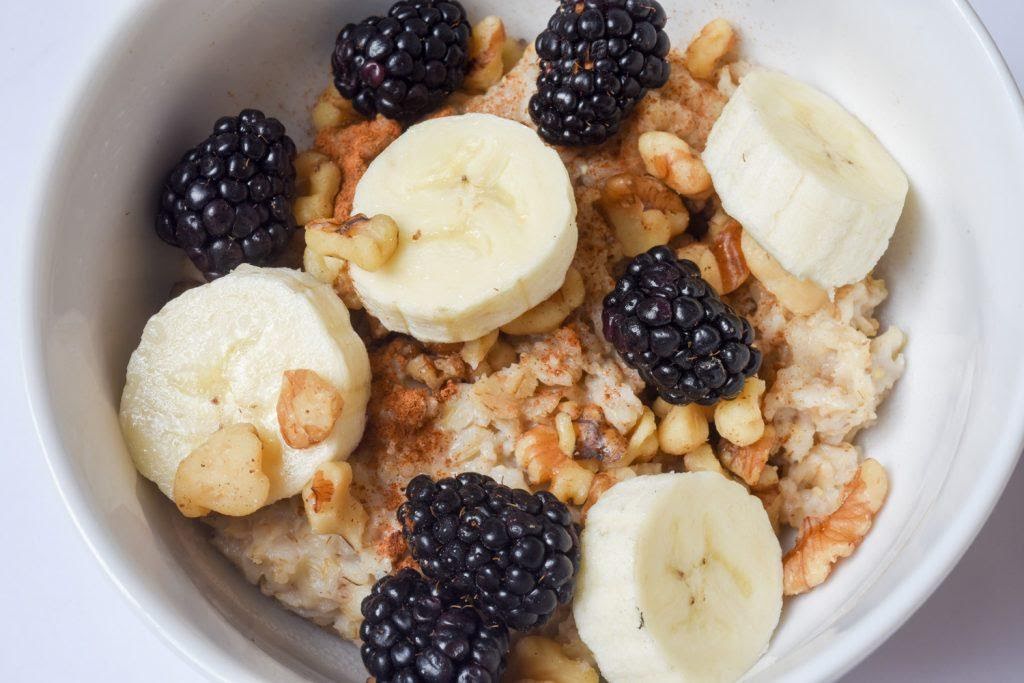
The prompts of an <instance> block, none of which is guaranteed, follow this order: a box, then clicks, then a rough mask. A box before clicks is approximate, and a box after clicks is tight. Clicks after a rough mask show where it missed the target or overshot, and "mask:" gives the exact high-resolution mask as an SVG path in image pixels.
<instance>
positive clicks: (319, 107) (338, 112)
mask: <svg viewBox="0 0 1024 683" xmlns="http://www.w3.org/2000/svg"><path fill="white" fill-rule="evenodd" d="M312 117H313V128H314V130H316V131H317V132H320V131H321V130H324V129H326V128H340V127H342V126H347V125H349V124H350V123H355V122H356V121H361V120H363V117H362V116H361V115H360V114H359V112H357V111H356V110H355V107H353V106H352V102H350V101H349V100H346V99H345V98H344V97H342V96H341V93H340V92H338V89H337V88H336V87H334V84H333V83H332V84H330V85H329V86H327V88H326V89H325V90H324V91H323V92H322V93H320V97H318V98H317V100H316V104H315V105H314V106H313V111H312Z"/></svg>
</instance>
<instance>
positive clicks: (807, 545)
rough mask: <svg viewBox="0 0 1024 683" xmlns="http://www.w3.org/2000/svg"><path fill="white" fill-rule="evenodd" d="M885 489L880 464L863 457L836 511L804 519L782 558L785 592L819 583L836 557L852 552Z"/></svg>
mask: <svg viewBox="0 0 1024 683" xmlns="http://www.w3.org/2000/svg"><path fill="white" fill-rule="evenodd" d="M888 490H889V480H888V478H887V477H886V474H885V470H884V469H883V468H882V466H881V465H880V464H879V463H878V461H876V460H871V459H868V460H865V461H864V462H862V463H861V464H860V468H859V469H858V470H857V474H855V475H854V477H853V479H851V480H850V482H849V483H847V484H846V486H845V487H844V488H843V493H842V503H840V504H839V507H838V508H837V509H836V511H835V512H833V513H832V514H830V515H829V516H827V517H824V518H815V519H811V518H809V519H806V520H804V523H803V527H802V528H801V529H800V536H799V537H798V538H797V542H796V545H795V546H793V549H792V550H790V551H789V552H788V553H786V556H785V557H783V558H782V584H783V592H784V594H785V595H799V594H800V593H804V592H806V591H809V590H810V589H812V588H814V587H815V586H817V585H819V584H821V583H822V582H823V581H824V580H825V579H827V578H828V576H829V574H831V573H832V568H833V567H834V565H835V563H836V562H837V561H838V560H840V559H842V558H844V557H849V555H850V554H851V553H853V551H854V550H855V549H856V548H857V546H858V545H859V544H860V542H861V541H862V540H863V539H864V536H865V535H866V534H867V533H868V531H869V530H870V529H871V524H872V522H873V521H874V518H875V514H876V513H877V512H878V510H879V509H881V507H882V503H883V502H884V501H885V495H886V493H888Z"/></svg>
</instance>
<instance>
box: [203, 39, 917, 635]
mask: <svg viewBox="0 0 1024 683" xmlns="http://www.w3.org/2000/svg"><path fill="white" fill-rule="evenodd" d="M683 60H684V57H683V55H681V54H679V53H676V52H673V53H672V54H671V55H670V57H669V61H670V62H671V63H672V65H673V69H672V71H671V76H670V79H669V82H668V83H667V84H666V86H665V87H664V88H662V89H661V90H658V91H655V92H652V93H651V94H650V95H649V96H648V97H647V98H646V99H645V100H644V101H643V103H642V104H641V105H640V106H639V107H638V108H637V111H636V112H635V114H634V115H633V116H632V117H631V118H630V119H629V120H628V122H627V123H626V124H625V126H624V129H623V132H622V133H621V134H620V136H619V137H617V138H616V139H614V140H612V141H610V142H608V143H607V144H605V145H603V146H601V147H598V148H596V149H592V150H583V151H569V152H565V153H564V154H563V157H564V160H565V162H566V165H567V168H568V169H569V171H570V176H571V177H572V179H573V184H574V187H575V188H576V201H577V206H578V212H579V213H578V217H577V222H578V226H579V231H580V234H579V245H578V248H577V251H576V256H575V258H574V260H573V267H574V268H576V269H577V270H578V271H579V272H580V273H582V274H583V282H584V283H585V286H586V297H585V301H584V303H583V305H582V306H581V307H580V309H579V310H578V311H577V312H576V313H574V314H573V315H572V316H571V317H570V318H569V319H568V320H566V321H565V323H564V324H563V325H562V326H560V327H559V328H558V329H556V330H555V331H553V332H551V333H548V334H543V335H537V336H533V337H523V338H517V337H510V336H506V335H502V336H501V341H500V342H498V343H500V344H501V347H500V351H501V352H500V353H497V351H499V349H495V348H492V349H491V351H490V352H489V353H487V354H486V355H484V356H483V359H482V360H480V361H479V363H478V365H477V366H476V367H475V368H473V367H470V366H469V365H468V364H467V363H466V362H465V361H464V360H463V358H462V356H461V355H460V354H461V351H462V347H461V345H452V346H449V347H443V346H437V345H424V344H421V343H419V342H416V341H415V340H412V339H409V338H397V339H391V340H386V341H376V340H374V339H372V338H371V339H368V340H367V341H368V343H369V344H370V345H371V351H370V354H371V364H372V371H373V378H374V380H373V388H372V392H371V394H372V399H371V402H370V407H369V411H368V428H367V435H366V436H365V437H364V439H363V442H362V444H361V445H360V446H359V448H358V449H357V451H356V452H355V453H354V454H353V455H352V456H351V458H350V460H349V462H350V463H351V464H352V467H353V470H354V472H355V482H354V484H353V491H354V494H355V496H356V497H357V498H358V499H359V500H361V501H363V503H364V505H365V506H366V508H367V510H368V512H369V516H370V520H369V522H368V525H367V532H366V540H365V542H364V545H363V547H362V548H357V549H353V548H350V547H348V546H347V545H346V544H345V543H344V541H342V540H341V539H339V538H335V537H328V538H324V537H320V536H316V535H314V534H312V533H309V532H308V530H307V529H305V528H304V527H305V526H306V523H305V521H304V519H303V517H302V512H301V509H300V507H298V506H296V505H288V504H285V503H282V504H280V505H277V506H274V507H272V508H268V509H265V510H262V511H260V512H257V513H256V514H255V515H252V516H250V517H248V518H245V519H239V520H235V519H228V518H218V519H217V520H216V521H215V522H214V525H215V539H216V540H215V542H216V543H217V544H218V546H219V547H221V548H222V549H223V550H224V551H225V552H226V553H227V554H228V555H229V557H231V558H232V559H233V560H235V561H236V562H239V563H241V565H242V566H243V567H244V568H245V570H246V574H247V576H248V577H249V578H250V579H251V580H254V581H256V582H258V583H259V584H260V585H261V587H262V589H263V590H264V591H265V592H267V593H268V594H271V595H276V596H278V597H280V599H281V600H282V601H283V602H284V603H285V604H286V605H288V606H289V607H290V608H291V609H294V610H296V611H298V612H300V613H301V614H303V615H305V616H310V617H311V618H315V619H316V620H317V621H318V623H324V624H331V625H333V626H334V627H335V628H336V629H337V630H338V631H339V633H341V634H342V635H343V636H345V637H349V638H351V637H353V634H354V633H355V629H356V627H357V625H358V623H359V621H360V619H361V616H360V614H359V603H360V600H361V599H362V597H363V596H365V595H366V594H368V593H369V589H370V587H371V585H372V581H371V580H369V579H368V578H367V575H366V572H367V571H369V572H370V575H372V576H374V577H380V576H383V575H384V574H386V573H387V572H388V571H390V570H391V569H392V568H393V567H396V566H400V565H402V564H404V563H407V562H408V556H407V554H406V549H405V545H404V541H403V540H402V535H401V531H400V527H399V525H398V522H397V520H396V517H395V510H396V509H397V508H398V506H399V505H400V504H401V502H402V500H403V494H402V492H403V489H404V486H405V484H406V482H408V481H409V479H411V478H412V477H413V476H415V475H416V474H420V473H427V474H430V475H432V476H435V477H441V476H447V475H451V474H454V473H458V472H480V473H484V474H488V475H490V476H492V477H494V478H495V479H496V480H497V481H499V482H501V483H504V484H507V485H509V486H512V487H522V488H532V487H535V486H540V487H541V488H549V489H550V488H554V487H555V486H557V483H556V482H557V480H558V478H559V476H560V474H559V472H552V473H549V476H546V477H542V478H535V479H534V480H531V479H530V478H529V473H528V470H529V461H527V462H525V463H523V464H521V463H520V462H517V460H516V456H515V451H516V445H517V443H521V442H522V439H523V438H529V436H528V432H530V431H531V430H533V429H536V428H537V427H538V426H541V427H546V428H550V429H552V430H554V428H555V424H556V419H557V417H558V416H559V415H569V416H570V417H571V418H573V420H574V423H575V425H576V428H577V430H578V432H579V435H578V437H577V438H578V439H579V442H578V445H577V450H576V454H575V458H576V460H575V461H574V460H572V459H569V462H571V463H575V464H576V469H578V470H580V471H582V472H584V473H585V475H587V477H588V479H587V481H588V490H589V491H590V493H591V495H592V496H593V497H594V500H596V498H597V497H598V496H599V495H600V492H601V491H602V490H605V489H607V488H609V487H610V486H611V483H612V482H614V481H618V480H621V479H623V478H624V477H623V475H628V476H635V473H634V469H635V467H626V466H625V465H626V464H628V463H625V462H624V461H623V458H624V455H625V450H626V444H627V442H628V441H629V439H630V436H631V434H632V433H633V431H634V430H635V429H636V428H637V426H638V423H639V422H640V420H641V417H642V415H643V410H644V400H643V396H644V393H643V386H644V383H643V381H642V380H641V379H640V377H639V376H638V375H637V373H636V371H635V370H632V369H631V368H629V367H627V366H625V365H624V364H623V363H622V362H621V360H620V359H619V357H618V356H617V354H616V353H615V350H614V349H613V348H612V347H611V345H610V344H609V343H608V342H607V341H606V340H605V339H604V337H603V336H602V334H601V328H600V325H601V323H600V319H601V307H602V300H603V298H604V296H605V295H606V294H607V293H608V291H610V290H611V289H612V287H613V285H614V282H615V273H616V269H617V264H618V263H620V262H621V260H622V259H623V257H624V254H623V251H622V248H621V246H620V243H619V241H618V240H617V239H616V237H615V233H614V229H613V228H612V227H611V226H610V225H609V224H608V222H607V221H606V220H605V218H604V217H603V215H602V212H601V210H600V208H599V203H600V197H601V191H602V186H603V182H604V181H605V180H607V179H608V178H611V177H613V176H615V175H617V174H621V173H628V174H633V175H639V176H643V175H645V174H646V169H645V165H644V160H643V159H642V157H641V154H640V150H639V145H638V140H639V138H640V137H641V135H642V134H643V133H646V132H648V131H664V132H670V133H672V134H673V135H675V136H677V137H678V138H679V139H681V140H683V141H685V142H686V144H687V145H689V146H690V147H691V148H693V149H695V150H700V149H702V148H703V145H704V142H705V140H706V138H707V135H708V132H709V131H710V129H711V126H712V125H713V123H714V121H715V118H716V116H717V115H718V113H719V112H720V111H721V109H722V107H723V105H724V103H725V101H726V99H727V95H726V94H724V93H723V92H722V91H721V90H720V89H719V88H717V87H715V86H714V85H712V84H710V83H708V82H704V81H699V80H697V79H695V78H693V77H691V76H690V74H689V73H688V72H687V70H686V69H685V68H684V67H683ZM536 75H537V57H536V54H535V53H534V51H533V49H532V48H530V49H528V50H527V52H526V55H525V56H524V57H523V58H522V60H520V61H519V63H518V64H517V65H516V66H515V67H514V68H513V69H512V70H511V71H510V72H509V73H508V74H507V75H506V76H505V78H504V79H502V80H501V81H500V83H498V84H497V85H496V86H494V87H492V88H491V89H490V90H489V91H487V92H486V93H485V94H483V95H477V96H471V97H468V98H465V99H464V101H463V102H462V103H461V106H460V107H459V110H464V111H472V112H485V113H491V114H496V115H499V116H503V117H507V118H510V119H513V120H518V121H521V122H524V123H525V122H529V114H528V113H527V102H528V99H529V96H530V93H531V91H532V87H533V81H534V80H535V79H536ZM397 134H398V129H397V128H395V127H394V126H393V125H391V124H389V123H385V122H379V121H373V122H362V123H355V124H352V125H350V126H348V127H345V128H340V129H328V130H326V131H322V132H321V133H320V135H319V137H318V139H317V151H318V152H320V153H322V154H325V155H327V156H329V157H330V158H331V159H333V160H334V161H335V163H336V164H338V166H339V167H341V168H343V169H345V171H344V177H345V181H344V187H348V188H351V187H354V185H355V183H356V182H358V177H359V174H360V173H361V172H362V171H363V170H365V168H366V166H367V164H368V163H369V162H370V161H371V160H372V158H373V156H374V154H375V153H376V152H379V151H380V149H382V147H383V146H384V145H386V144H387V142H390V140H391V139H393V137H395V136H397ZM351 194H352V192H351V190H349V191H347V192H346V191H344V189H343V191H342V193H341V194H339V195H338V199H337V202H336V208H335V211H336V217H337V218H338V219H344V218H347V217H348V212H349V210H350V203H351ZM688 201H689V200H688ZM688 209H689V210H690V211H691V219H690V221H691V226H690V229H689V230H688V231H687V232H686V233H685V234H684V235H683V236H682V238H681V239H682V243H683V246H684V247H685V245H686V244H688V243H691V244H696V245H706V247H707V248H708V249H709V251H708V253H709V254H712V255H715V256H717V258H716V260H715V263H716V267H717V265H718V264H721V267H722V269H723V271H725V272H729V273H734V272H735V271H736V267H735V266H730V265H729V263H730V259H729V257H728V256H725V257H723V256H722V254H723V252H724V253H725V254H728V253H729V249H730V248H732V249H733V253H735V247H729V246H728V245H726V246H725V247H723V246H722V245H723V240H722V239H721V238H720V237H719V236H718V234H712V230H708V229H707V228H704V235H703V236H702V237H700V239H697V240H694V239H693V237H691V236H690V235H700V230H701V229H702V228H703V226H701V225H699V223H700V222H704V223H705V225H706V224H707V222H708V220H709V217H713V216H714V212H715V210H716V209H715V208H714V204H713V200H711V199H705V200H694V201H693V202H692V203H690V204H689V205H688ZM693 223H697V225H693ZM719 234H720V233H719ZM732 260H733V261H735V257H733V259H732ZM742 270H743V269H742V268H741V269H740V271H741V272H742ZM730 277H733V278H734V279H736V280H738V279H745V280H746V281H745V282H744V283H743V284H742V285H739V286H738V287H736V288H735V291H733V292H732V293H731V294H730V295H729V296H728V297H727V299H728V300H729V301H730V302H731V303H732V304H733V305H734V306H735V308H736V309H737V311H739V312H741V313H743V314H744V315H747V316H748V317H749V318H750V321H751V323H752V324H753V326H754V327H755V329H756V331H757V339H758V344H759V347H760V348H761V350H762V352H763V353H764V356H765V364H764V367H763V369H762V371H761V375H762V377H765V379H766V381H767V382H768V388H767V392H766V393H765V396H764V400H763V412H764V420H765V422H766V424H767V425H768V426H769V429H770V430H771V434H772V435H773V436H774V438H773V439H772V442H771V444H770V447H768V448H765V449H763V452H762V455H763V456H764V457H763V462H762V463H761V469H760V470H759V472H758V477H760V475H761V472H763V471H764V468H765V467H768V468H770V470H771V472H773V473H774V472H778V477H777V479H778V481H777V483H776V484H774V485H773V486H771V487H769V488H771V489H772V490H773V491H775V492H776V493H772V494H771V495H763V498H770V504H771V505H774V506H777V507H776V514H777V515H778V516H779V519H780V521H781V522H782V523H783V524H785V525H786V526H789V527H792V528H796V529H799V528H800V526H801V524H802V523H803V521H804V520H805V519H806V518H808V517H819V516H822V515H827V514H828V513H830V512H831V511H833V510H835V509H836V508H837V507H838V506H839V504H840V502H841V499H842V492H843V490H844V487H845V486H846V485H847V483H848V482H849V481H850V480H851V479H852V478H853V477H854V476H855V475H856V472H857V466H858V462H859V460H860V457H861V456H860V452H859V450H858V448H857V447H856V446H855V445H854V444H853V443H852V440H853V438H854V437H855V435H856V433H857V432H858V431H859V430H860V429H863V428H865V427H868V426H870V425H871V424H873V423H874V421H875V419H876V411H877V408H878V406H879V404H880V403H881V401H882V400H883V399H884V397H885V395H886V393H887V392H888V390H889V389H890V388H891V387H892V385H893V383H894V382H895V381H896V379H897V378H898V377H899V375H900V374H901V372H902V369H903V360H902V356H901V355H900V348H901V347H902V343H903V335H902V333H901V332H899V330H897V329H895V328H891V329H889V330H887V331H886V332H885V333H884V334H879V329H880V325H879V323H878V321H877V320H875V319H874V318H873V317H872V316H873V312H874V309H875V307H877V306H878V305H879V304H880V303H881V302H882V301H883V300H884V299H885V297H886V294H887V292H886V289H885V285H884V283H882V282H881V281H880V280H876V279H872V278H870V277H869V278H867V279H865V280H864V281H862V282H859V283H857V284H855V285H851V286H849V287H845V288H843V289H841V290H840V291H838V292H837V293H836V296H835V301H834V302H830V303H828V304H827V305H826V306H824V307H823V308H822V309H821V310H819V311H817V312H815V313H814V314H812V315H810V316H801V315H795V314H792V313H790V312H789V311H787V310H786V309H785V308H783V307H782V306H781V305H780V304H779V303H778V301H777V300H776V298H775V297H774V296H773V295H772V294H771V293H770V292H769V291H767V290H766V289H765V288H764V287H763V286H761V285H760V284H759V283H758V282H757V281H756V280H753V279H746V278H745V277H742V276H741V277H737V276H735V275H733V276H730ZM513 359H514V360H513ZM492 363H493V365H492ZM424 368H429V369H428V370H425V369H424ZM588 409H589V410H588ZM584 411H588V414H589V415H590V416H591V418H592V419H591V420H590V421H586V420H581V419H580V417H581V415H582V414H583V412H584ZM712 424H713V421H712ZM705 432H707V430H706V429H705ZM707 438H708V437H707V436H705V437H704V439H705V441H706V440H707ZM698 445H699V444H698ZM764 445H766V446H767V445H768V444H764ZM734 448H735V447H734V446H733V445H732V444H730V443H729V442H727V441H725V440H724V439H721V440H720V441H719V442H718V443H717V445H716V444H715V442H714V440H712V442H711V451H710V453H713V454H714V455H717V458H716V460H721V461H723V462H728V463H731V462H732V460H731V458H732V457H734V456H733V453H732V450H733V449H734ZM690 450H692V449H687V452H689V451H690ZM694 453H695V455H696V453H697V451H694ZM688 457H689V456H688ZM687 462H688V460H687ZM641 467H646V468H651V467H655V468H657V469H656V471H662V470H683V469H684V468H685V469H690V468H689V467H686V466H685V465H684V458H682V457H680V456H670V455H667V454H666V453H665V451H664V450H663V451H662V454H661V455H655V456H654V461H653V462H651V463H650V465H641ZM563 471H564V470H563ZM648 471H650V470H648ZM733 471H735V470H733ZM595 474H596V476H595ZM737 474H738V475H739V476H740V477H741V478H743V479H744V480H745V481H747V483H748V484H749V485H751V486H752V487H754V486H756V478H755V481H753V482H751V481H750V476H749V474H748V476H746V477H743V475H742V471H741V472H738V473H737ZM562 476H566V475H562ZM553 479H554V481H552V480H553ZM566 490H570V489H568V488H566ZM759 495H762V494H759ZM567 496H571V494H567ZM567 500H569V501H570V502H572V503H573V504H575V505H579V506H580V507H582V503H583V502H586V499H585V498H584V501H580V500H579V499H576V498H575V497H567ZM767 504H769V503H768V502H766V505H767ZM300 558H317V560H318V561H319V562H322V563H323V571H328V570H329V571H330V572H331V574H330V576H335V575H338V576H346V577H349V576H351V575H358V577H359V578H358V580H349V579H346V580H344V581H343V582H341V583H338V584H331V583H330V581H327V580H325V574H323V573H321V572H310V571H309V570H308V562H311V561H312V560H310V559H306V560H303V559H300Z"/></svg>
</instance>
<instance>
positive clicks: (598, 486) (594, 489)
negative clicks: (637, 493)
mask: <svg viewBox="0 0 1024 683" xmlns="http://www.w3.org/2000/svg"><path fill="white" fill-rule="evenodd" d="M635 476H636V472H634V471H633V469H632V468H631V467H616V468H615V469H614V470H607V471H605V472H598V473H597V474H596V475H594V480H593V481H592V482H590V490H589V491H588V492H587V501H586V503H584V504H583V509H582V511H581V514H582V516H583V519H584V520H585V519H586V518H587V513H588V512H589V511H590V508H592V507H594V503H596V502H597V501H598V500H599V499H600V498H601V496H602V495H603V494H604V492H605V491H607V490H608V489H610V488H611V487H613V486H615V485H616V484H618V483H619V482H620V481H626V480H627V479H632V478H633V477H635Z"/></svg>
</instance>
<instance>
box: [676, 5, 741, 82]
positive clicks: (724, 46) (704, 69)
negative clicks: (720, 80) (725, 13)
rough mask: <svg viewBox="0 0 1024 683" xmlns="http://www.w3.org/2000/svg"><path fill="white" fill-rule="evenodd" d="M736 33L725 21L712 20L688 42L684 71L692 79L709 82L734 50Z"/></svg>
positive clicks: (684, 57)
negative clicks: (688, 73)
mask: <svg viewBox="0 0 1024 683" xmlns="http://www.w3.org/2000/svg"><path fill="white" fill-rule="evenodd" d="M736 42H737V38H736V32H735V31H734V30H733V28H732V26H731V25H730V24H729V22H728V21H726V20H725V19H714V20H712V21H710V22H708V24H707V25H706V26H704V28H702V29H701V30H700V33H698V34H697V36H696V37H695V38H694V39H693V40H692V41H690V44H689V46H687V48H686V54H685V55H684V56H683V63H684V64H685V65H686V70H687V71H689V72H690V74H691V75H692V76H693V77H694V78H701V79H704V80H709V79H710V78H711V77H712V76H714V74H715V71H716V70H717V69H718V67H719V66H720V65H721V63H722V61H723V60H724V59H725V57H726V55H728V54H729V53H730V52H732V51H733V50H734V49H735V48H736Z"/></svg>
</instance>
